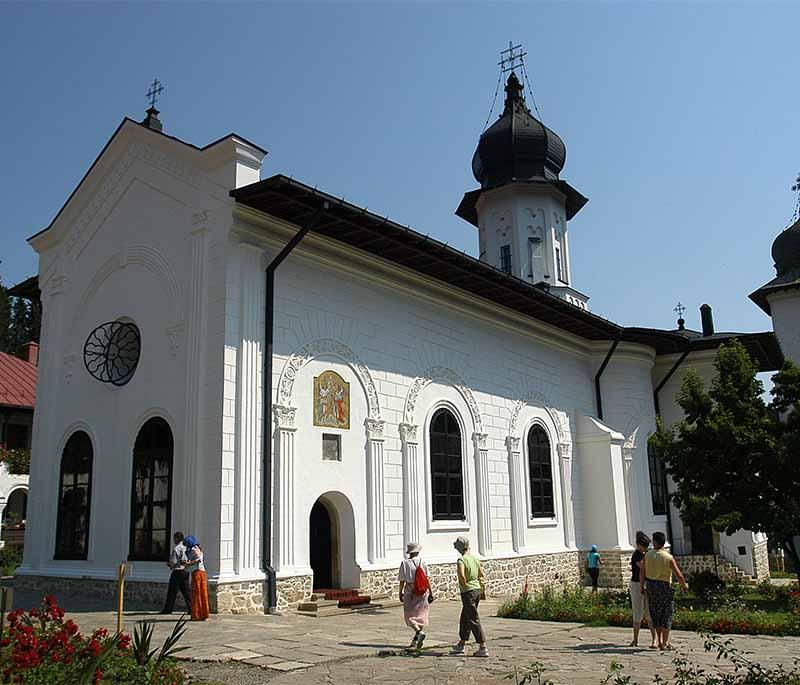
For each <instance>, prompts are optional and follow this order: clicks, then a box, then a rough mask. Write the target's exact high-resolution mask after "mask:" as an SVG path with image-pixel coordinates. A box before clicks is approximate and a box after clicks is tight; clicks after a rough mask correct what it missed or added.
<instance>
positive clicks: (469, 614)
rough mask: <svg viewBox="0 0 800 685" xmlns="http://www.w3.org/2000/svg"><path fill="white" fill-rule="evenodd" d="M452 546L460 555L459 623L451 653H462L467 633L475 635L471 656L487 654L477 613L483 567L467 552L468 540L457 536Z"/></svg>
mask: <svg viewBox="0 0 800 685" xmlns="http://www.w3.org/2000/svg"><path fill="white" fill-rule="evenodd" d="M453 547H455V548H456V550H458V553H459V554H460V555H461V557H460V558H459V560H458V562H457V563H456V572H457V573H458V585H459V587H460V589H461V623H460V625H459V630H458V637H459V640H458V644H457V645H456V646H455V647H453V654H463V653H464V649H465V645H466V642H467V640H469V635H470V633H472V635H473V636H474V637H475V641H476V642H477V643H478V651H477V652H475V653H474V654H473V656H482V657H486V656H489V650H488V649H486V638H485V636H484V634H483V627H482V626H481V618H480V616H479V615H478V604H479V603H480V601H481V588H482V587H483V584H484V580H485V579H484V575H483V568H482V567H481V562H480V561H478V559H477V558H475V557H474V556H472V554H470V552H469V540H467V538H464V537H459V538H457V539H456V541H455V542H454V543H453Z"/></svg>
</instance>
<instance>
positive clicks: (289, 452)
mask: <svg viewBox="0 0 800 685" xmlns="http://www.w3.org/2000/svg"><path fill="white" fill-rule="evenodd" d="M272 411H273V415H274V417H275V425H276V427H277V431H278V449H277V450H276V456H277V459H276V461H275V491H276V495H277V496H276V502H275V507H274V512H275V518H276V519H277V521H278V525H277V526H276V527H275V531H274V533H273V535H274V536H275V538H276V539H275V568H276V570H277V571H279V572H282V573H285V572H286V571H288V570H290V569H292V568H293V567H294V565H295V548H296V545H295V539H294V533H295V531H294V517H295V507H294V493H295V469H294V434H295V431H296V430H297V429H296V428H295V425H294V415H295V409H294V407H282V406H279V405H276V406H274V407H273V408H272Z"/></svg>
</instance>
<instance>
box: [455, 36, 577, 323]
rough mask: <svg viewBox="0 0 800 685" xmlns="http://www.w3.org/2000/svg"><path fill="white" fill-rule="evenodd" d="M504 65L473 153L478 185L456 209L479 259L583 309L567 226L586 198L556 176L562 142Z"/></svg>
mask: <svg viewBox="0 0 800 685" xmlns="http://www.w3.org/2000/svg"><path fill="white" fill-rule="evenodd" d="M506 52H508V51H506ZM516 60H518V61H521V57H516ZM505 63H506V58H504V59H503V60H502V61H501V68H503V70H504V71H510V75H509V76H508V80H507V81H506V85H505V94H506V97H505V104H504V107H503V112H502V113H501V114H500V116H499V118H498V119H497V121H495V122H494V124H492V125H491V126H490V127H489V128H488V129H487V130H486V131H484V133H483V134H482V135H481V137H480V140H479V141H478V147H477V149H476V150H475V154H474V155H473V158H472V172H473V174H474V176H475V179H476V180H477V181H478V182H479V183H480V184H481V187H480V189H478V190H473V191H470V192H468V193H466V194H465V195H464V198H463V199H462V201H461V204H460V205H459V206H458V209H457V210H456V214H457V215H458V216H460V217H461V218H462V219H465V220H466V221H468V222H469V223H471V224H472V225H473V226H476V227H477V229H478V240H479V246H480V259H481V260H482V261H485V262H487V263H488V264H491V265H492V266H494V267H495V268H497V269H499V270H501V271H503V272H505V273H507V274H509V275H511V276H514V277H516V278H519V279H521V280H524V281H528V282H529V283H531V284H534V285H538V286H540V287H542V288H544V289H546V290H548V291H549V292H550V293H552V294H554V295H557V296H558V297H561V298H562V299H564V300H566V301H567V302H570V303H571V304H574V305H575V306H577V307H580V308H581V309H588V307H587V302H588V300H589V298H588V296H586V295H584V294H583V293H581V292H579V291H578V290H576V289H575V288H574V287H573V285H572V284H573V274H572V268H571V265H570V249H569V237H568V232H567V222H568V221H569V220H570V219H572V217H573V216H575V215H576V214H577V213H578V212H579V211H580V209H581V208H582V207H583V206H584V205H585V204H586V202H587V201H588V200H587V199H586V198H585V197H584V196H583V195H581V194H580V193H579V192H578V191H577V190H575V189H574V188H573V187H572V186H570V185H569V184H568V183H567V182H566V181H564V180H561V179H560V178H559V174H560V173H561V170H562V169H563V168H564V163H565V161H566V155H567V151H566V147H565V145H564V142H563V141H562V140H561V138H560V137H559V136H558V134H556V133H555V132H554V131H552V130H551V129H549V128H548V127H547V126H545V125H544V124H543V123H542V122H541V121H539V120H538V119H537V118H536V117H534V116H533V115H532V114H531V111H530V110H529V109H528V105H527V103H526V102H525V93H524V88H523V85H522V83H521V82H520V80H519V78H518V77H517V74H516V71H515V69H514V68H508V69H506V68H505V67H504V65H505ZM523 68H524V67H523Z"/></svg>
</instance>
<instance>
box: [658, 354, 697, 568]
mask: <svg viewBox="0 0 800 685" xmlns="http://www.w3.org/2000/svg"><path fill="white" fill-rule="evenodd" d="M688 356H689V350H688V349H686V350H684V351H683V354H681V356H680V357H678V361H676V362H675V363H674V364H673V365H672V368H671V369H670V370H669V371H668V372H667V375H666V376H664V378H662V379H661V382H660V383H659V384H658V386H657V387H656V389H655V390H654V391H653V405H654V406H655V410H656V416H659V417H660V416H661V405H660V404H659V402H658V393H659V392H660V391H661V389H662V388H663V387H664V386H665V385H666V384H667V383H668V382H669V379H670V378H672V374H674V373H675V372H676V371H677V370H678V367H679V366H680V365H681V364H683V360H684V359H686V357H688ZM664 492H665V493H666V494H667V537H668V539H669V541H670V544H671V545H674V544H675V538H673V537H672V532H673V531H672V497H671V496H670V493H669V481H668V480H667V474H666V472H664ZM672 551H673V553H674V552H675V548H674V547H673V549H672Z"/></svg>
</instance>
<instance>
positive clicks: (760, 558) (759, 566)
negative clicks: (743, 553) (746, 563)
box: [753, 542, 769, 581]
mask: <svg viewBox="0 0 800 685" xmlns="http://www.w3.org/2000/svg"><path fill="white" fill-rule="evenodd" d="M753 570H754V572H755V575H754V576H753V577H754V578H755V579H756V580H758V581H761V580H765V579H768V578H769V549H768V543H766V542H760V543H758V544H757V545H755V546H754V547H753Z"/></svg>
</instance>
